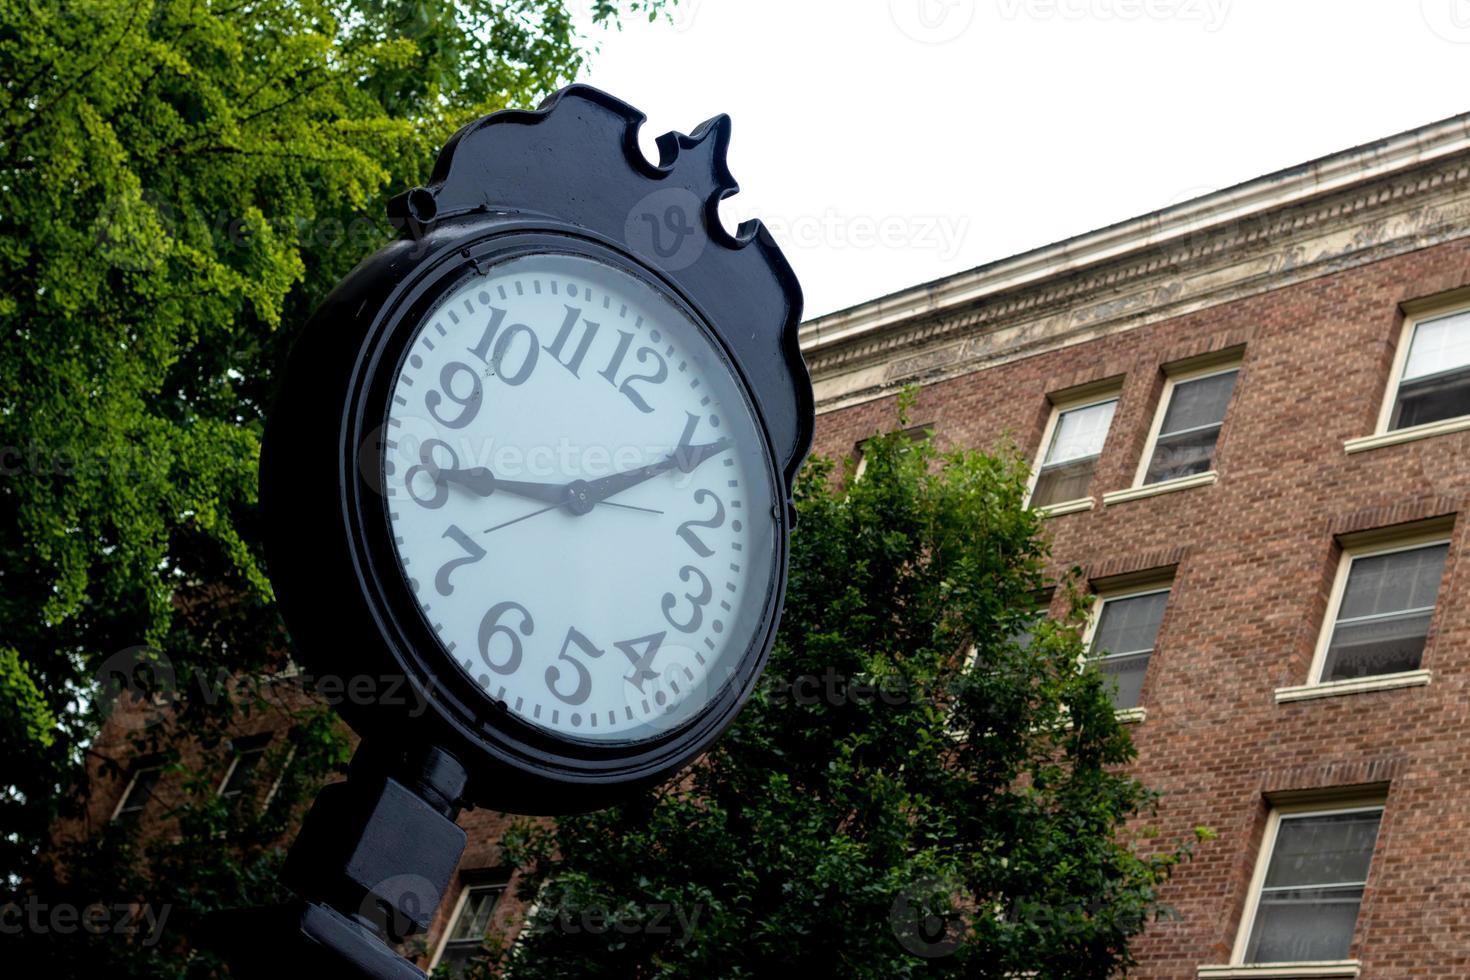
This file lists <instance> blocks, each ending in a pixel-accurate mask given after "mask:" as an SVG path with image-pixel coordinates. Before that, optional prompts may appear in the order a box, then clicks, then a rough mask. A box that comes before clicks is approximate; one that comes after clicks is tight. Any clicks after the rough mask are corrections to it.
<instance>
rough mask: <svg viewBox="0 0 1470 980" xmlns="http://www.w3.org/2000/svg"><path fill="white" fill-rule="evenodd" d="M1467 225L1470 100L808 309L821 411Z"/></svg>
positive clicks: (1447, 234) (807, 338)
mask: <svg viewBox="0 0 1470 980" xmlns="http://www.w3.org/2000/svg"><path fill="white" fill-rule="evenodd" d="M1467 233H1470V114H1467V115H1463V116H1457V117H1455V118H1453V119H1448V120H1445V121H1443V122H1439V123H1434V124H1432V125H1430V126H1425V127H1423V128H1421V129H1417V130H1413V131H1410V132H1407V133H1403V134H1400V135H1398V136H1394V137H1390V138H1388V139H1385V140H1381V141H1378V142H1376V143H1372V144H1368V145H1365V146H1360V147H1356V148H1354V149H1351V150H1347V151H1344V152H1341V153H1337V154H1333V155H1331V156H1328V157H1323V158H1322V159H1320V160H1316V161H1312V162H1311V163H1307V164H1303V165H1301V166H1298V167H1294V168H1291V169H1289V170H1284V171H1281V172H1279V173H1275V174H1270V175H1267V176H1265V177H1260V178H1257V179H1256V180H1252V181H1248V182H1246V183H1244V184H1240V185H1237V186H1235V187H1231V188H1227V189H1225V190H1222V191H1218V192H1216V193H1213V194H1208V195H1205V196H1203V197H1199V198H1195V199H1193V200H1191V201H1186V202H1183V203H1181V204H1179V205H1176V206H1174V207H1171V208H1167V209H1165V210H1163V211H1158V212H1154V213H1152V214H1148V215H1143V216H1141V217H1138V218H1134V219H1130V220H1128V221H1124V222H1120V223H1118V224H1115V225H1112V226H1110V227H1107V228H1103V229H1100V230H1098V231H1094V232H1089V233H1087V234H1084V235H1079V236H1077V237H1075V238H1072V239H1068V240H1066V241H1063V242H1059V243H1057V244H1055V245H1049V246H1046V247H1044V248H1039V249H1035V250H1033V251H1030V252H1026V253H1023V254H1021V255H1017V256H1014V257H1011V258H1007V259H1002V260H1001V261H999V262H994V263H991V264H989V265H984V266H980V267H979V268H976V269H973V270H970V271H968V272H963V273H959V274H957V275H954V276H950V277H948V278H946V279H941V280H938V281H936V282H933V283H928V284H925V285H922V286H917V287H913V288H911V289H906V290H902V291H900V292H897V293H894V294H892V295H889V296H885V297H882V298H879V299H877V300H873V301H872V302H869V303H864V304H861V305H859V306H855V307H852V308H850V309H847V310H841V311H838V312H836V313H832V314H828V315H826V316H823V317H819V318H816V319H814V320H811V321H808V322H807V323H806V324H805V325H803V327H802V329H801V341H802V349H803V351H804V353H805V355H806V357H807V360H808V362H809V364H810V366H811V368H812V374H813V380H814V383H815V385H816V389H817V402H818V410H819V411H830V410H832V409H835V408H842V407H846V406H848V405H851V404H856V403H860V402H862V401H867V400H870V399H872V398H878V397H883V396H884V395H886V394H888V393H890V392H891V391H892V390H893V389H894V388H895V387H897V386H901V385H904V384H908V383H912V382H916V381H925V382H930V381H934V380H942V379H943V378H946V377H952V376H955V375H958V374H964V373H968V372H970V371H973V370H978V369H980V368H983V367H987V366H993V365H994V364H998V363H1004V362H1005V361H1007V360H1014V359H1016V358H1019V357H1023V356H1030V355H1032V354H1035V353H1040V352H1042V351H1044V350H1051V349H1055V348H1056V347H1060V346H1065V345H1067V344H1071V343H1077V342H1080V341H1083V340H1088V339H1093V338H1094V337H1097V336H1104V335H1106V334H1108V333H1112V332H1115V331H1118V330H1124V329H1130V328H1132V327H1137V326H1141V325H1143V324H1145V323H1151V322H1155V321H1157V320H1160V319H1166V318H1168V317H1173V316H1178V315H1180V314H1182V313H1187V312H1192V311H1194V310H1198V309H1202V308H1205V307H1208V306H1211V305H1215V304H1217V303H1222V302H1229V301H1231V300H1234V299H1238V298H1241V297H1243V296H1248V295H1253V294H1254V293H1258V292H1262V291H1264V290H1266V289H1273V288H1278V287H1280V286H1283V285H1287V284H1290V283H1292V282H1298V281H1301V280H1303V279H1307V278H1312V277H1315V276H1319V275H1323V274H1326V273H1328V272H1334V271H1339V270H1341V269H1343V268H1350V267H1352V266H1355V265H1360V264H1363V263H1366V262H1371V261H1377V260H1379V259H1382V258H1386V257H1389V256H1391V255H1396V254H1401V253H1403V252H1407V251H1411V250H1413V249H1417V248H1423V247H1425V246H1428V245H1433V244H1438V243H1439V242H1442V241H1447V240H1450V239H1453V238H1458V237H1462V236H1464V235H1466V234H1467Z"/></svg>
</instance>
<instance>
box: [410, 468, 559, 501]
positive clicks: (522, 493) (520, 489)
mask: <svg viewBox="0 0 1470 980" xmlns="http://www.w3.org/2000/svg"><path fill="white" fill-rule="evenodd" d="M434 478H435V480H436V481H437V482H439V483H453V484H456V485H457V486H461V487H464V488H465V489H466V490H468V491H470V493H473V494H478V495H479V496H481V497H488V496H490V495H491V494H492V493H509V494H514V495H515V496H517V497H527V498H529V499H531V500H539V501H541V502H543V503H548V504H560V503H562V502H564V501H565V500H566V499H567V491H566V487H565V486H564V485H563V484H560V483H532V482H529V481H525V480H501V479H498V478H497V477H496V476H495V474H493V473H491V472H490V471H489V470H488V469H486V468H485V467H483V466H471V467H469V468H467V469H452V470H438V471H436V472H435V474H434Z"/></svg>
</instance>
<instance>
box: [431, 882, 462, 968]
mask: <svg viewBox="0 0 1470 980" xmlns="http://www.w3.org/2000/svg"><path fill="white" fill-rule="evenodd" d="M473 887H474V886H473V885H464V886H463V887H461V888H460V890H459V895H458V896H456V897H455V899H454V908H453V909H451V910H450V912H449V918H447V919H445V920H444V930H443V932H442V933H441V934H440V936H439V942H438V943H437V944H435V946H434V956H433V958H432V959H430V960H429V969H428V970H427V971H426V972H427V973H429V974H430V975H431V976H432V975H433V973H434V971H435V970H437V969H439V960H440V958H441V957H443V956H444V950H445V949H446V948H447V947H448V946H449V937H450V936H451V935H453V933H454V924H455V923H456V922H458V921H459V916H460V913H462V912H463V911H464V905H465V902H467V901H469V898H470V889H471V888H473Z"/></svg>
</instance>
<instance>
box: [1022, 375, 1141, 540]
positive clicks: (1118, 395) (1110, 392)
mask: <svg viewBox="0 0 1470 980" xmlns="http://www.w3.org/2000/svg"><path fill="white" fill-rule="evenodd" d="M1122 394H1123V386H1122V385H1121V384H1118V385H1115V386H1109V387H1107V388H1092V390H1090V391H1089V392H1088V393H1087V394H1086V395H1081V396H1076V397H1072V398H1065V397H1063V398H1055V399H1053V400H1052V403H1051V415H1050V416H1049V417H1048V418H1047V420H1046V428H1045V429H1043V430H1042V432H1041V446H1040V447H1039V448H1038V449H1037V450H1036V456H1035V460H1036V462H1035V463H1034V464H1033V465H1032V467H1031V475H1030V476H1029V477H1028V478H1027V480H1026V499H1025V500H1024V501H1022V503H1021V506H1023V507H1030V506H1031V495H1032V494H1033V493H1035V492H1036V481H1037V480H1039V479H1041V468H1042V467H1043V466H1045V465H1046V454H1047V452H1048V451H1050V449H1051V440H1052V436H1054V435H1055V434H1056V431H1057V422H1058V421H1059V420H1060V419H1061V417H1062V413H1064V412H1075V411H1076V410H1078V409H1080V408H1091V407H1092V406H1094V405H1102V404H1103V403H1105V402H1117V401H1121V399H1122ZM1117 417H1118V416H1117V410H1116V409H1114V410H1113V418H1112V419H1109V420H1108V431H1107V432H1105V433H1104V434H1103V445H1102V447H1101V448H1100V449H1099V450H1098V459H1099V460H1101V459H1102V450H1103V449H1106V448H1107V441H1108V436H1110V435H1112V434H1113V420H1114V419H1116V418H1117ZM1095 474H1096V471H1094V475H1095ZM1093 496H1094V495H1093V494H1091V493H1089V494H1088V495H1087V496H1086V497H1078V498H1076V499H1075V500H1058V501H1057V502H1056V503H1054V504H1048V505H1046V506H1045V507H1038V508H1036V512H1037V513H1038V514H1040V515H1041V516H1042V517H1060V516H1061V515H1062V514H1074V513H1076V512H1077V511H1080V510H1091V509H1092V505H1093Z"/></svg>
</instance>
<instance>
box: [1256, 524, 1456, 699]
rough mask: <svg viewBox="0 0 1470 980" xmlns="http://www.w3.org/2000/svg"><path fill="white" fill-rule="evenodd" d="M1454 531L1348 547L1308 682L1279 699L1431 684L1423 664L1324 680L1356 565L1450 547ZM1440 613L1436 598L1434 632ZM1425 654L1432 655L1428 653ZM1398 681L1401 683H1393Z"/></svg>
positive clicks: (1279, 693) (1339, 564)
mask: <svg viewBox="0 0 1470 980" xmlns="http://www.w3.org/2000/svg"><path fill="white" fill-rule="evenodd" d="M1449 542H1450V532H1449V531H1448V530H1445V529H1443V528H1440V529H1436V530H1434V531H1431V532H1425V533H1421V534H1415V535H1409V536H1406V537H1402V538H1397V539H1395V540H1393V541H1391V542H1383V541H1378V542H1375V543H1373V544H1362V545H1357V546H1353V545H1344V546H1343V549H1342V555H1341V556H1340V557H1339V558H1338V561H1337V572H1336V575H1335V576H1334V578H1333V580H1332V598H1331V601H1329V602H1328V603H1327V612H1326V614H1325V615H1323V617H1322V628H1321V629H1319V630H1318V631H1317V647H1316V649H1315V650H1314V651H1313V652H1312V666H1311V669H1309V670H1308V671H1307V683H1305V684H1303V685H1300V686H1299V687H1288V688H1280V689H1278V690H1277V692H1276V700H1277V701H1281V700H1283V697H1282V692H1283V691H1286V692H1290V693H1288V694H1287V696H1286V697H1285V698H1284V700H1288V701H1301V700H1304V699H1306V698H1309V697H1331V696H1332V695H1335V694H1356V693H1359V690H1367V691H1377V690H1384V689H1386V688H1390V687H1413V686H1417V685H1418V684H1428V683H1429V672H1428V671H1427V670H1424V669H1423V661H1422V659H1421V661H1420V668H1419V669H1418V670H1413V671H1403V672H1398V673H1393V674H1379V675H1377V676H1375V677H1352V678H1347V679H1346V680H1342V681H1323V680H1322V665H1323V663H1325V662H1326V660H1327V648H1328V647H1329V646H1331V645H1332V634H1333V633H1334V632H1335V631H1336V629H1337V613H1338V610H1339V609H1341V608H1342V598H1343V593H1344V592H1346V591H1347V581H1348V574H1349V573H1350V572H1351V570H1352V567H1353V562H1354V561H1356V560H1357V559H1359V558H1370V557H1373V556H1374V555H1388V554H1393V553H1394V552H1398V551H1413V550H1414V549H1415V548H1424V547H1427V546H1429V545H1435V544H1449ZM1445 567H1446V568H1448V567H1449V558H1448V556H1446V558H1445ZM1438 614H1439V596H1438V594H1436V595H1435V611H1434V612H1433V613H1431V614H1430V620H1429V628H1430V631H1431V632H1432V631H1433V629H1434V618H1435V617H1436V616H1437V615H1438ZM1425 652H1428V651H1427V650H1426V651H1425ZM1418 674H1423V675H1424V679H1423V680H1422V681H1409V680H1405V678H1408V677H1410V676H1411V675H1418ZM1394 679H1397V680H1399V681H1400V683H1393V682H1392V681H1393V680H1394ZM1369 681H1378V682H1380V683H1378V684H1368V683H1366V682H1369ZM1307 690H1317V691H1320V693H1317V694H1303V693H1301V692H1303V691H1307Z"/></svg>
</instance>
